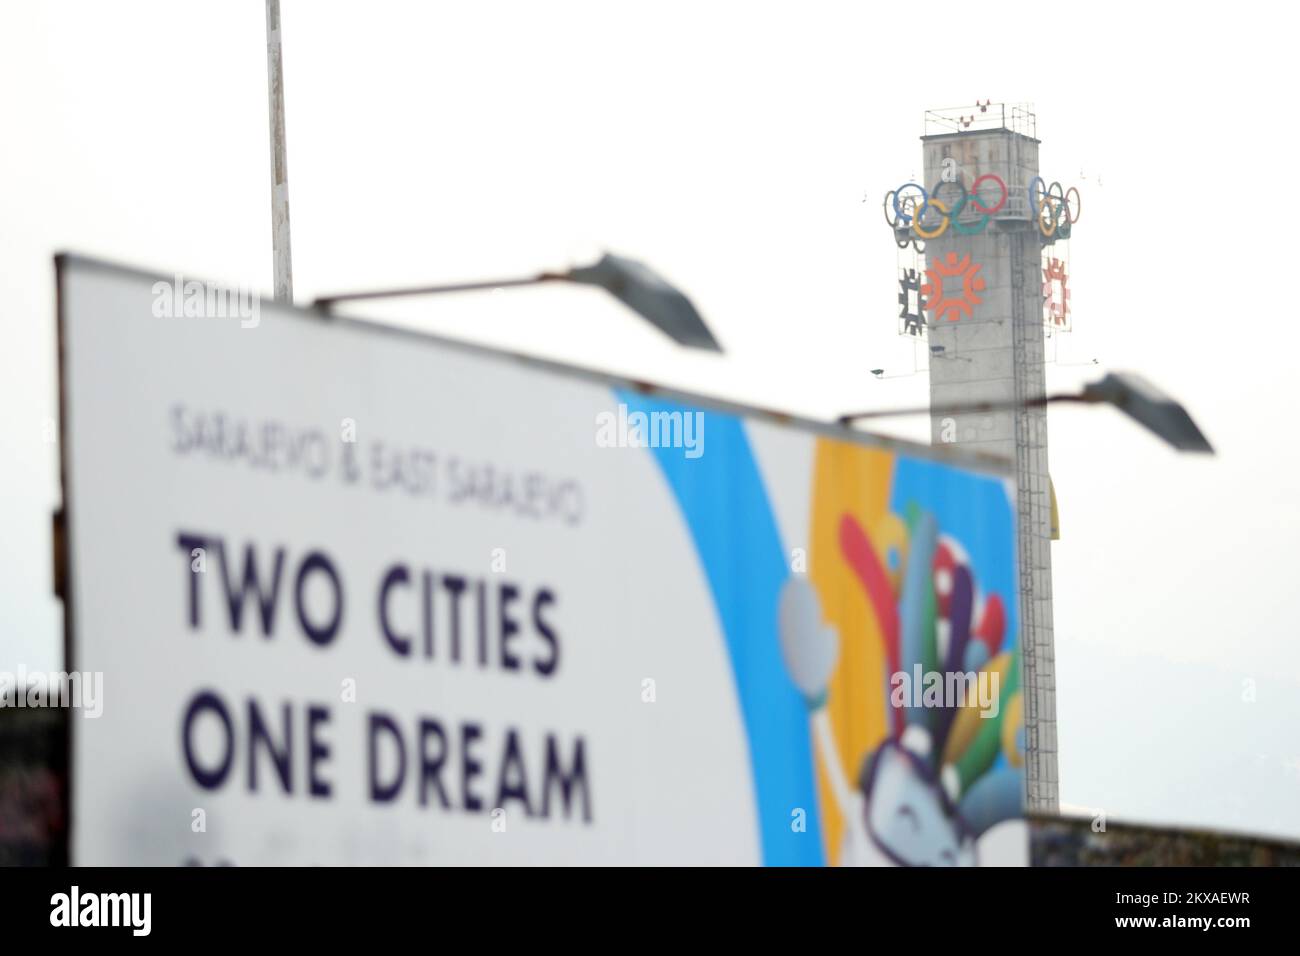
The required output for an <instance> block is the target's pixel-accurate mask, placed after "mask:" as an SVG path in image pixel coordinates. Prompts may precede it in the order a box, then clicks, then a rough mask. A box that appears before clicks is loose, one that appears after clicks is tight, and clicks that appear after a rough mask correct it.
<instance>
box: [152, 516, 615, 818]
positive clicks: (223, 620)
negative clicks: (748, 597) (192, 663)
mask: <svg viewBox="0 0 1300 956" xmlns="http://www.w3.org/2000/svg"><path fill="white" fill-rule="evenodd" d="M176 547H177V549H178V550H179V551H180V552H181V554H182V555H183V558H184V562H185V575H184V578H183V586H184V587H185V590H186V596H185V608H186V621H185V623H186V624H187V625H188V627H189V628H190V630H192V631H205V632H210V631H211V630H212V629H214V628H218V627H228V629H229V633H230V635H231V636H232V637H235V638H239V637H241V636H246V637H255V638H256V639H257V640H260V641H271V640H276V639H280V634H278V633H277V628H278V629H279V630H280V631H283V630H285V629H286V627H292V626H294V625H296V626H297V628H298V629H299V630H300V631H301V635H300V637H299V638H293V639H294V640H299V639H305V641H306V646H307V647H309V648H311V649H312V651H313V652H315V653H319V652H322V651H323V652H325V653H328V652H329V651H330V650H331V649H333V648H336V647H338V646H339V645H340V643H342V642H343V641H344V640H345V639H347V633H346V632H347V630H348V629H347V628H345V626H344V621H345V615H346V612H347V599H346V589H345V587H344V578H343V576H342V574H341V573H340V568H339V565H338V563H337V562H336V561H335V560H334V559H333V558H332V557H331V556H330V555H329V554H327V553H325V552H324V551H321V550H313V551H310V552H307V553H303V554H293V553H290V552H289V551H288V550H287V549H286V548H284V547H280V546H269V545H266V546H263V545H257V544H254V543H251V542H245V543H242V545H236V544H233V543H231V542H228V541H227V540H225V539H223V538H222V537H221V536H220V535H215V534H206V533H200V532H195V531H180V532H179V533H178V534H177V536H176ZM200 572H204V573H200ZM309 591H311V592H312V593H314V594H316V595H320V594H322V593H324V594H327V595H328V601H324V602H322V601H319V600H315V601H308V600H307V599H306V595H307V593H308V592H309ZM322 605H324V607H322ZM560 606H561V605H560V601H559V599H558V597H557V595H556V594H555V592H554V590H553V589H551V588H548V587H533V588H527V587H524V586H522V585H520V584H518V583H515V582H512V581H509V580H505V579H504V576H503V575H497V574H494V575H492V576H491V577H490V578H474V577H473V576H470V575H465V574H459V573H455V572H452V571H447V570H445V569H439V570H436V571H435V570H433V569H429V568H423V567H419V566H415V565H410V564H406V563H403V562H400V561H399V562H394V563H392V564H390V565H389V566H388V567H387V568H386V569H385V571H384V572H383V574H382V575H381V576H380V579H379V580H378V581H377V582H376V583H375V586H374V588H373V590H372V591H371V592H370V595H369V600H367V601H366V602H365V604H364V605H363V607H364V608H366V609H367V610H368V611H369V613H370V614H373V620H374V624H375V628H374V631H375V640H376V643H377V645H378V648H379V651H378V652H379V653H383V654H390V655H393V656H394V657H395V658H398V659H402V660H406V661H410V662H412V663H413V664H416V665H418V664H421V663H424V664H433V665H435V666H444V665H445V666H447V667H461V668H481V669H492V670H495V671H498V672H500V673H502V674H503V675H506V676H508V677H509V678H510V679H517V680H543V681H549V680H552V679H553V678H554V677H555V676H556V674H557V673H559V671H560V668H561V666H562V664H563V654H562V652H561V639H560V633H559V629H558V627H557V625H556V620H557V619H558V613H557V612H558V609H559V607H560ZM352 639H356V638H352ZM180 719H181V727H180V735H179V736H180V741H181V747H182V750H183V756H184V760H185V764H186V767H187V768H188V771H189V774H190V777H191V779H192V780H193V781H194V783H195V784H197V785H198V786H199V787H201V788H203V789H204V790H208V791H222V790H223V789H229V788H234V787H241V788H246V790H247V791H248V792H250V793H259V792H265V791H277V790H278V791H279V792H280V793H282V794H284V795H288V796H294V797H299V796H300V797H303V798H304V799H311V800H328V799H330V798H331V797H332V795H333V794H334V793H335V791H336V788H337V787H339V786H341V785H344V784H343V783H342V782H340V781H338V780H336V779H334V775H333V774H332V773H331V770H332V768H331V755H332V752H333V748H332V745H331V734H330V725H331V723H332V722H333V719H334V714H333V711H332V708H331V706H330V705H329V704H326V703H322V702H310V703H301V704H292V703H287V702H279V703H278V704H271V703H269V702H267V701H265V700H258V699H256V698H255V697H252V696H248V695H239V696H237V695H233V694H223V693H222V692H221V691H219V690H217V689H214V688H212V687H203V688H199V689H197V690H195V691H194V692H193V693H192V694H190V695H189V696H188V698H187V701H186V704H185V707H184V710H183V712H182V714H181V718H180ZM362 719H363V720H364V722H365V726H364V735H365V742H366V743H365V746H366V756H365V767H366V771H365V774H366V780H365V781H363V782H360V785H362V786H364V787H365V794H366V797H367V799H368V800H369V801H370V802H372V803H374V804H396V803H398V802H401V801H406V802H408V805H414V806H416V807H419V808H427V809H429V810H430V811H435V812H436V811H438V810H443V811H449V812H457V813H469V814H473V813H489V812H491V811H492V810H494V809H495V808H498V807H500V808H506V809H507V810H511V808H513V810H511V812H520V811H522V813H523V814H524V816H526V817H529V818H537V819H543V820H545V819H563V820H571V821H575V822H577V821H581V822H582V823H584V824H590V823H591V821H592V819H593V813H594V811H593V804H592V793H591V785H590V782H589V779H588V765H587V747H586V742H585V740H584V738H583V737H582V736H581V735H578V734H572V735H569V736H567V737H566V736H563V735H560V734H557V733H552V732H547V733H544V734H543V733H536V734H534V733H525V732H524V731H523V730H521V729H520V728H518V727H505V728H492V729H490V728H487V727H485V726H484V725H483V724H481V723H479V722H477V721H475V720H472V719H467V718H463V717H462V718H460V719H447V718H446V717H439V716H435V715H432V714H420V715H416V716H414V717H412V716H410V715H399V714H397V713H394V712H392V711H391V710H386V709H383V708H372V709H368V710H364V711H363V712H362ZM213 728H215V729H216V730H217V731H218V732H219V738H218V739H219V746H216V747H215V748H214V747H211V746H203V747H200V746H199V745H198V741H199V739H200V731H201V730H202V732H203V733H204V734H206V735H207V736H204V737H203V738H202V739H203V740H205V741H208V742H210V741H211V739H212V733H213ZM352 785H356V784H352Z"/></svg>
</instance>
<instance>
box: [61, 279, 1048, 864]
mask: <svg viewBox="0 0 1300 956" xmlns="http://www.w3.org/2000/svg"><path fill="white" fill-rule="evenodd" d="M59 330H60V362H61V365H60V368H61V388H62V408H61V414H62V429H63V446H62V447H63V482H64V507H65V524H66V534H67V554H68V559H67V560H68V562H69V568H68V572H69V574H68V591H67V612H68V615H67V619H68V634H69V661H68V667H69V669H70V670H76V671H79V672H84V673H89V674H99V675H102V693H101V699H102V706H101V708H100V709H101V713H100V714H99V716H97V717H94V718H91V717H89V716H86V717H84V718H83V717H80V716H78V717H74V718H73V720H72V721H71V724H72V741H73V743H72V747H73V749H72V757H73V759H72V766H71V768H70V787H71V838H70V845H71V851H70V853H71V859H72V861H73V862H74V863H79V864H121V863H150V864H184V863H197V864H225V863H234V864H279V863H307V864H316V863H319V864H349V863H379V864H441V863H455V864H611V863H612V864H775V865H816V864H826V863H829V864H849V863H855V864H866V863H912V864H929V863H937V864H950V863H951V864H973V863H990V862H992V863H1000V864H1006V863H1023V862H1025V861H1026V856H1027V852H1028V849H1027V838H1026V832H1027V831H1026V828H1025V824H1024V821H1023V818H1022V810H1021V807H1022V802H1023V798H1022V791H1023V773H1022V770H1021V762H1022V757H1023V732H1022V729H1021V718H1020V694H1019V689H1018V681H1019V674H1020V664H1019V656H1018V642H1017V620H1016V601H1015V593H1016V592H1015V585H1016V576H1015V546H1014V541H1015V538H1014V515H1013V509H1012V506H1011V494H1010V485H1009V479H1008V478H1007V476H1006V473H1005V472H1002V471H1000V470H998V469H997V468H996V467H992V466H989V465H985V464H979V465H976V464H973V463H972V461H973V460H972V459H962V458H958V457H955V456H953V455H948V454H940V453H939V452H937V451H932V450H931V449H929V448H926V447H923V446H914V445H908V444H902V443H896V442H888V441H884V440H881V439H875V438H871V437H869V436H865V435H860V434H857V433H854V432H851V431H848V430H845V429H841V428H838V427H832V426H822V425H817V424H814V423H809V422H800V421H795V420H791V419H789V418H786V417H777V416H772V415H768V414H764V413H760V412H757V411H754V410H749V409H743V408H738V407H734V406H728V405H726V404H723V403H717V402H712V401H708V400H704V399H700V398H693V397H689V396H683V395H676V394H669V393H667V392H664V391H660V390H657V389H653V388H650V387H647V386H644V385H634V384H632V383H629V382H626V381H620V380H617V379H614V378H610V377H607V376H602V375H599V374H595V373H592V372H589V371H583V370H578V369H573V368H569V367H564V366H559V365H555V364H551V363H546V362H542V361H539V360H535V359H527V358H524V357H521V356H516V355H511V354H507V353H502V352H498V351H494V350H489V349H483V348H478V347H474V346H468V345H465V344H462V343H455V342H448V341H445V340H440V339H437V338H433V337H429V336H424V335H418V334H413V333H409V332H403V331H399V330H395V329H392V328H389V327H385V326H380V325H374V324H370V323H365V322H358V321H350V320H344V319H338V318H327V317H325V316H323V315H321V314H319V313H315V312H312V311H309V310H299V309H292V308H288V307H282V306H277V305H275V304H272V303H270V302H261V301H259V300H255V299H251V298H246V297H244V296H239V295H234V294H228V293H225V292H223V290H215V289H214V288H213V287H211V286H208V285H206V284H204V283H199V282H195V281H192V280H186V279H184V278H183V277H179V276H176V277H173V276H167V277H162V276H154V275H150V274H144V273H140V272H136V271H132V270H127V269H122V268H119V267H114V266H110V265H106V264H103V263H97V262H94V261H91V260H86V259H81V258H74V257H62V258H61V259H60V260H59Z"/></svg>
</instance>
